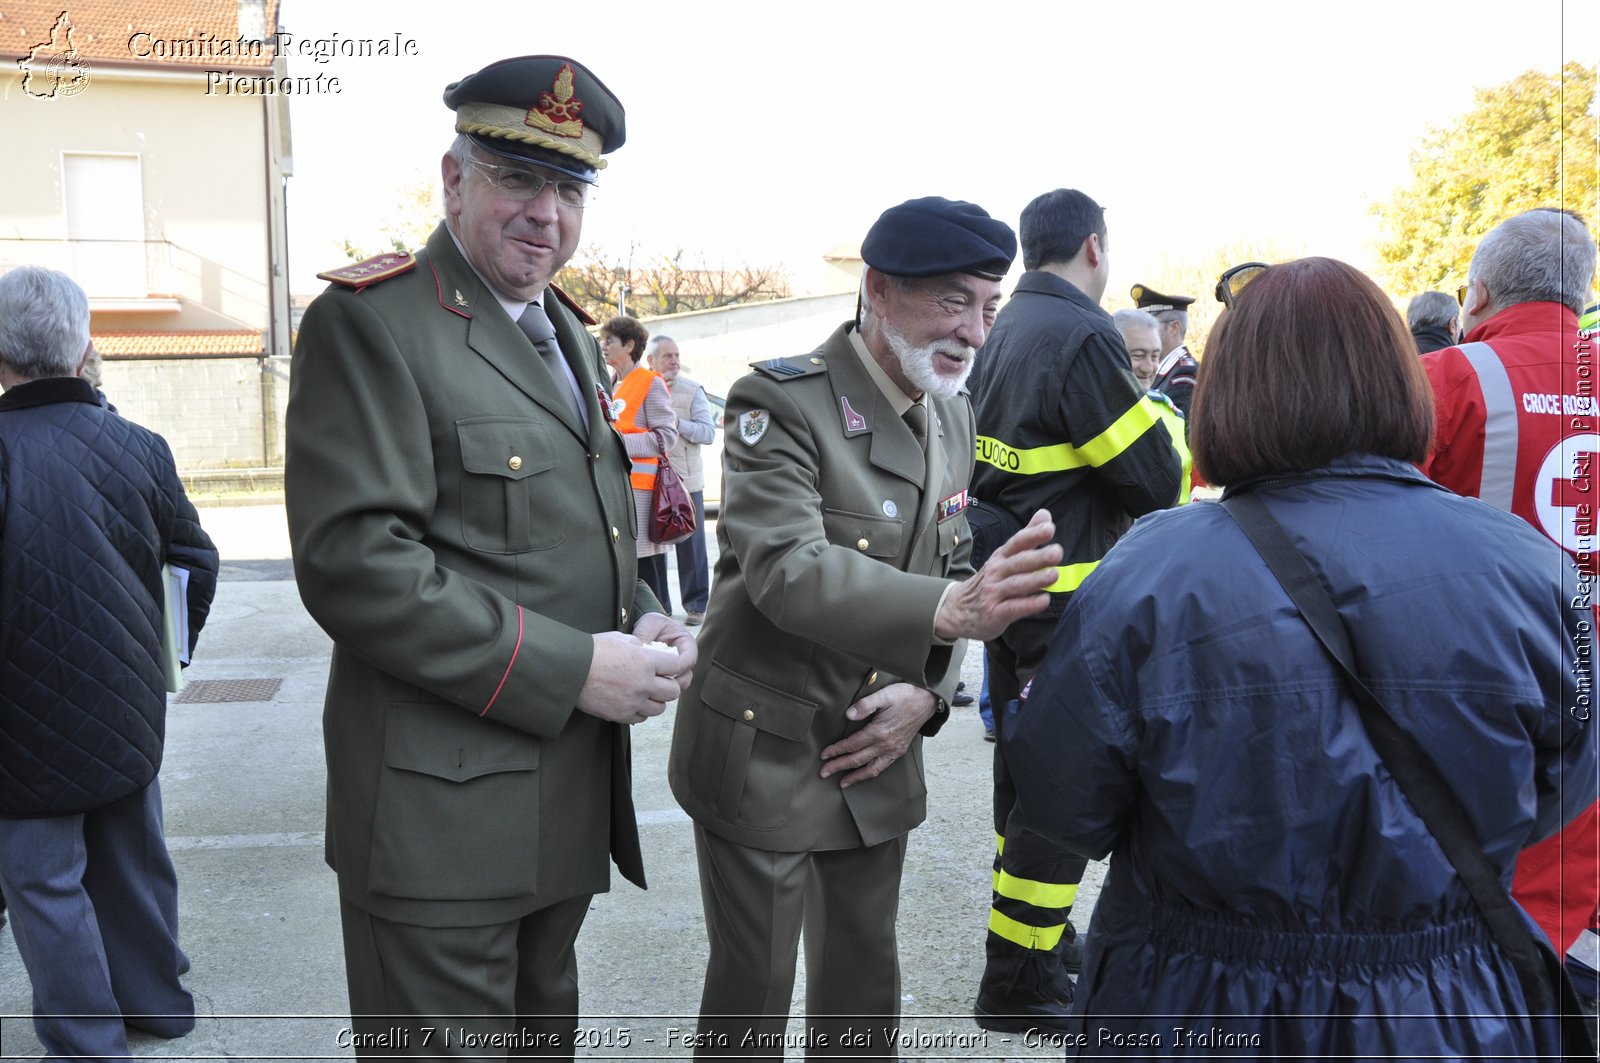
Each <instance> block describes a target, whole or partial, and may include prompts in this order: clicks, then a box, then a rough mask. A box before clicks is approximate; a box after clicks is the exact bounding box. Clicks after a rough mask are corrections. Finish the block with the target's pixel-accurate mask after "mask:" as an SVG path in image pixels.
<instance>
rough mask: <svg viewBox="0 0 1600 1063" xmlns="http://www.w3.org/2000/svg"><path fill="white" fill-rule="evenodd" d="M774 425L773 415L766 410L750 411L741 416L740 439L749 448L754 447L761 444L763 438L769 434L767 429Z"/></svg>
mask: <svg viewBox="0 0 1600 1063" xmlns="http://www.w3.org/2000/svg"><path fill="white" fill-rule="evenodd" d="M771 424H772V415H771V414H769V413H768V412H767V411H766V410H750V411H749V412H747V413H741V414H740V415H739V438H740V439H741V440H742V441H743V442H744V445H745V446H747V447H753V446H755V445H756V444H757V443H759V442H761V437H762V436H764V435H766V434H767V428H768V427H769V426H770V425H771Z"/></svg>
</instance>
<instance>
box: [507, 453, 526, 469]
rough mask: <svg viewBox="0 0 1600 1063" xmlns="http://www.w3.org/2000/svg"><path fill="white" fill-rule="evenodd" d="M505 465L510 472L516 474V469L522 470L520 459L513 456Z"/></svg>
mask: <svg viewBox="0 0 1600 1063" xmlns="http://www.w3.org/2000/svg"><path fill="white" fill-rule="evenodd" d="M506 464H507V465H509V466H511V471H512V472H516V471H517V470H518V469H520V468H522V459H521V458H519V457H517V456H516V455H515V454H513V455H511V460H510V461H508V462H506Z"/></svg>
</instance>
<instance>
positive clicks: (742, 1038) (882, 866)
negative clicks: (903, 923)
mask: <svg viewBox="0 0 1600 1063" xmlns="http://www.w3.org/2000/svg"><path fill="white" fill-rule="evenodd" d="M694 838H695V853H696V856H697V858H698V861H699V865H700V896H701V900H702V903H703V904H704V906H705V916H706V934H707V937H708V938H709V939H710V945H711V954H710V959H709V962H708V963H707V965H706V982H705V990H704V992H703V994H702V995H701V998H700V1026H699V1033H700V1035H701V1036H700V1038H699V1042H700V1043H699V1044H698V1045H697V1047H696V1048H695V1053H694V1054H695V1058H697V1059H705V1058H718V1059H782V1058H783V1056H784V1049H785V1047H795V1046H794V1045H792V1044H791V1045H788V1046H786V1045H785V1037H784V1031H785V1029H786V1028H787V1027H788V1024H789V999H790V996H791V995H792V993H793V992H794V978H795V964H796V962H797V960H798V957H799V947H800V936H801V934H802V933H804V935H805V942H806V1027H805V1034H804V1038H805V1044H804V1048H805V1053H806V1058H807V1059H816V1058H825V1057H851V1056H870V1057H871V1058H874V1059H892V1058H895V1057H896V1051H895V1046H894V1042H893V1041H892V1040H891V1037H890V1033H891V1031H892V1030H893V1029H894V1028H895V1027H898V1026H899V1025H900V1023H899V1015H900V959H899V955H898V952H897V947H896V942H895V931H894V924H895V918H896V916H897V914H898V913H899V908H900V875H901V870H902V869H903V867H904V866H905V857H906V835H901V836H900V837H898V838H892V839H890V840H889V841H886V842H882V843H880V844H878V845H873V846H864V847H862V848H859V849H835V850H825V851H818V852H799V853H780V852H770V851H768V850H765V849H752V848H750V847H748V846H744V845H739V844H737V843H736V842H731V841H728V840H727V839H725V838H720V837H718V836H717V835H715V834H712V833H711V832H710V831H707V830H705V829H704V828H703V827H701V826H700V825H699V824H696V825H695V831H694Z"/></svg>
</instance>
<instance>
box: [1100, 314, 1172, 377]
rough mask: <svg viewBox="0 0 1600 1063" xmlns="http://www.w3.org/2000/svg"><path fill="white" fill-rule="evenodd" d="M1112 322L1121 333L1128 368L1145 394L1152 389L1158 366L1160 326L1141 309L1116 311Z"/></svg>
mask: <svg viewBox="0 0 1600 1063" xmlns="http://www.w3.org/2000/svg"><path fill="white" fill-rule="evenodd" d="M1111 323H1112V324H1114V325H1116V326H1117V331H1118V332H1120V333H1121V334H1122V343H1123V345H1124V346H1125V347H1127V348H1128V368H1129V369H1132V370H1133V378H1134V379H1135V380H1137V381H1138V382H1139V386H1140V387H1141V388H1143V389H1144V390H1145V391H1146V392H1148V391H1149V390H1150V389H1151V388H1152V387H1154V386H1155V382H1156V370H1157V368H1159V366H1160V365H1161V336H1160V332H1161V323H1160V322H1158V321H1157V320H1156V319H1155V318H1154V317H1153V316H1152V315H1150V314H1147V313H1145V312H1144V311H1143V310H1118V311H1117V312H1116V313H1114V314H1112V315H1111Z"/></svg>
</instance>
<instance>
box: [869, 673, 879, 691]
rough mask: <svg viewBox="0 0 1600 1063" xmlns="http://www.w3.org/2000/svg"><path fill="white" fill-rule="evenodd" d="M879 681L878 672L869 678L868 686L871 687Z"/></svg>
mask: <svg viewBox="0 0 1600 1063" xmlns="http://www.w3.org/2000/svg"><path fill="white" fill-rule="evenodd" d="M877 681H878V673H877V672H873V673H872V674H871V675H869V676H867V686H869V687H870V686H871V685H872V684H874V683H876V682H877Z"/></svg>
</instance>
